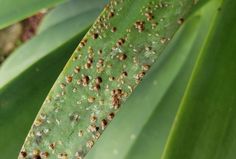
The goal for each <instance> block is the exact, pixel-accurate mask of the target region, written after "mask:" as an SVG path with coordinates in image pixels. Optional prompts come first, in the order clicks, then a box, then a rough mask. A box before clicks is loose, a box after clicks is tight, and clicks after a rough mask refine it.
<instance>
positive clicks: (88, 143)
mask: <svg viewBox="0 0 236 159" xmlns="http://www.w3.org/2000/svg"><path fill="white" fill-rule="evenodd" d="M93 145H94V141H93V140H88V141H87V143H86V146H87V147H88V148H92V147H93Z"/></svg>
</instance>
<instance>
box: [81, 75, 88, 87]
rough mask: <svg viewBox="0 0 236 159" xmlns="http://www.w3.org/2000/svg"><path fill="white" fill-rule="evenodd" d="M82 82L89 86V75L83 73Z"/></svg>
mask: <svg viewBox="0 0 236 159" xmlns="http://www.w3.org/2000/svg"><path fill="white" fill-rule="evenodd" d="M82 84H83V86H87V85H88V84H89V77H88V76H86V75H82Z"/></svg>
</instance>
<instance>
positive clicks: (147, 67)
mask: <svg viewBox="0 0 236 159" xmlns="http://www.w3.org/2000/svg"><path fill="white" fill-rule="evenodd" d="M150 67H151V66H150V65H148V64H144V65H143V66H142V69H143V70H144V71H148V70H149V69H150Z"/></svg>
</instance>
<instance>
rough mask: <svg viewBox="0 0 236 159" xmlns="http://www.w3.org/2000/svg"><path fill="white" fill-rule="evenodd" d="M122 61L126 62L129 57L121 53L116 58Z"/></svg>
mask: <svg viewBox="0 0 236 159" xmlns="http://www.w3.org/2000/svg"><path fill="white" fill-rule="evenodd" d="M116 57H117V58H118V59H119V60H120V61H124V60H126V58H127V55H126V54H124V53H120V54H118V55H117V56H116Z"/></svg>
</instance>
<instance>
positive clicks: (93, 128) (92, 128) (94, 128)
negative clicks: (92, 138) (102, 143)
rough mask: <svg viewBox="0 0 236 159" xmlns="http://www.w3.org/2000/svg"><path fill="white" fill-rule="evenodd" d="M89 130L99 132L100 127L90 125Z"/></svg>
mask: <svg viewBox="0 0 236 159" xmlns="http://www.w3.org/2000/svg"><path fill="white" fill-rule="evenodd" d="M87 130H88V132H97V131H98V130H99V127H97V126H96V125H89V127H88V129H87Z"/></svg>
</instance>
